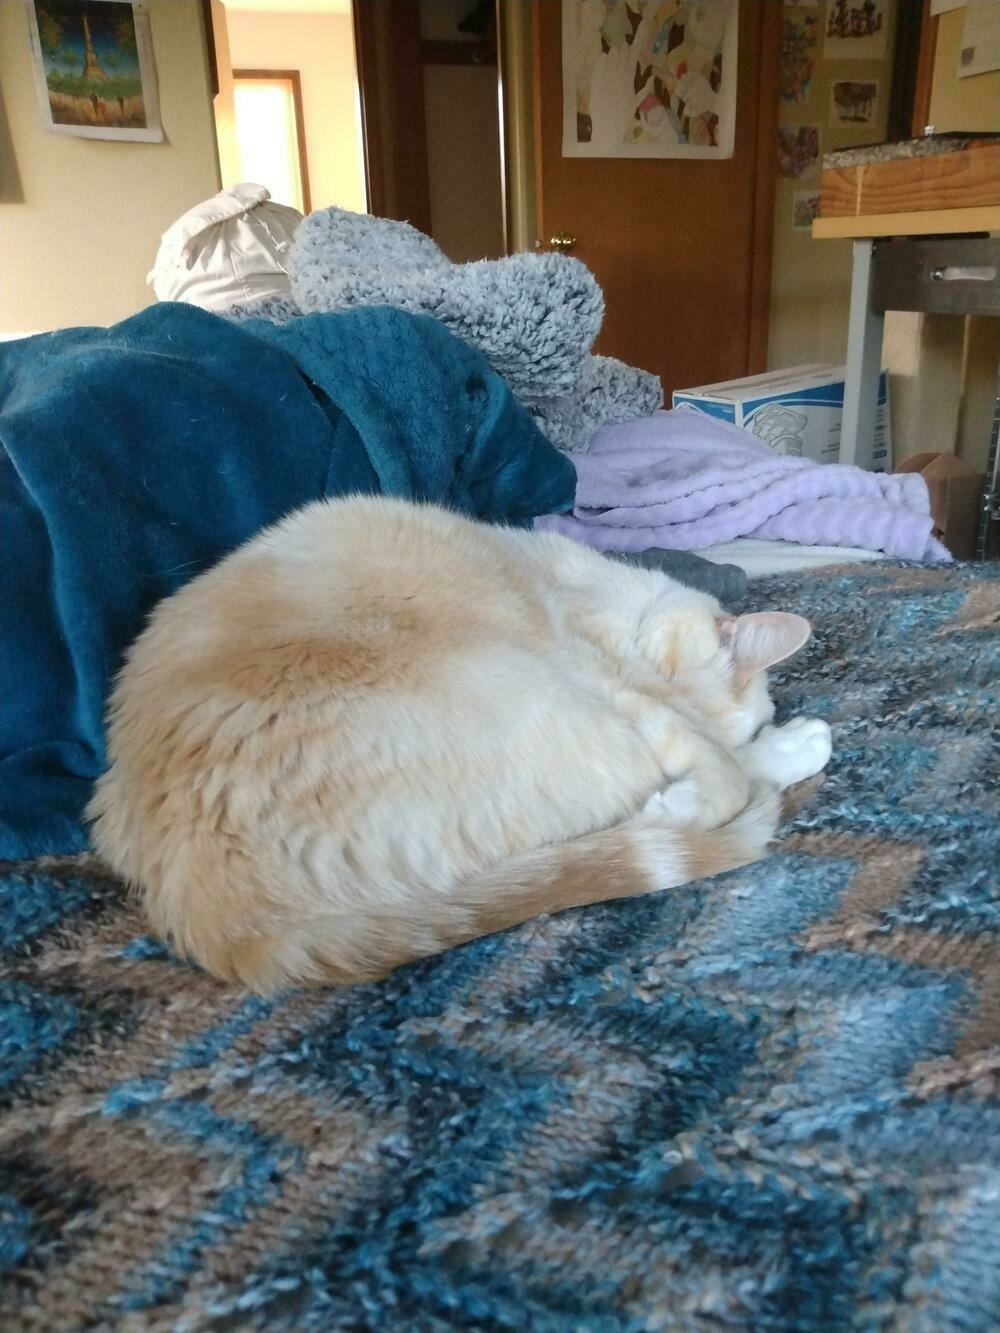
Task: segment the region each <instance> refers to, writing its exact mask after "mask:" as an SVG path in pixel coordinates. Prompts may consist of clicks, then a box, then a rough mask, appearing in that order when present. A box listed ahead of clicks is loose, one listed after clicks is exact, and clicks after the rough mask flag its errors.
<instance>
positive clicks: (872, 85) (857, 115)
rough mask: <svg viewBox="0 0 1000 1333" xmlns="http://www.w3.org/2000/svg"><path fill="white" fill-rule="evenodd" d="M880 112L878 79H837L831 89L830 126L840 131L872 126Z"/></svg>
mask: <svg viewBox="0 0 1000 1333" xmlns="http://www.w3.org/2000/svg"><path fill="white" fill-rule="evenodd" d="M877 112H878V79H835V80H834V82H833V84H832V86H831V88H830V124H831V125H834V126H836V127H837V128H838V129H857V128H859V127H860V126H862V125H871V124H872V123H873V121H874V120H875V116H876V114H877Z"/></svg>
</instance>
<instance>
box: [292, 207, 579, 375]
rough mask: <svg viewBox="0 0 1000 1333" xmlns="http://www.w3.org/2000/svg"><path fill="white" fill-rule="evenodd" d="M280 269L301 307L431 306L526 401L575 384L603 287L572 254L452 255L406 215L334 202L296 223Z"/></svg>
mask: <svg viewBox="0 0 1000 1333" xmlns="http://www.w3.org/2000/svg"><path fill="white" fill-rule="evenodd" d="M288 275H289V277H290V279H291V283H292V294H293V296H294V297H295V299H296V301H297V302H298V303H299V305H300V306H301V307H302V309H303V310H304V311H305V312H306V313H307V314H308V313H310V312H312V311H320V310H348V309H350V308H351V307H352V306H357V305H392V306H396V307H398V308H399V309H401V310H410V311H413V312H415V313H423V314H427V315H433V316H434V317H435V319H439V320H441V322H442V323H443V324H445V325H447V327H448V328H449V329H450V330H451V331H452V333H454V334H456V335H457V337H459V338H461V339H462V340H463V341H464V342H467V343H471V344H472V345H473V346H475V347H478V348H479V350H480V351H481V352H483V353H484V355H485V356H486V358H487V360H488V361H489V362H490V364H491V365H492V366H493V368H494V370H496V371H497V372H498V373H499V374H501V375H502V376H503V377H504V379H505V380H506V381H507V383H508V384H509V385H510V387H511V388H512V389H513V390H514V392H515V394H517V396H518V397H519V398H522V399H525V400H527V399H532V398H551V397H554V396H557V395H559V394H566V393H571V392H572V391H573V390H574V389H575V388H576V385H577V382H578V380H579V378H580V372H581V370H582V367H583V362H584V358H585V357H586V355H587V353H588V352H589V351H590V348H591V345H592V343H593V341H594V339H595V338H596V337H597V334H598V331H599V329H600V327H601V319H602V318H603V315H604V297H603V296H602V294H601V289H600V287H598V285H597V283H596V281H595V280H594V276H593V274H592V273H591V272H590V271H589V270H588V269H587V268H586V267H585V266H584V265H583V264H581V263H580V261H579V260H577V259H570V258H568V257H566V256H564V255H558V254H537V255H536V254H517V255H510V256H509V257H508V258H507V259H500V260H490V259H483V260H480V261H479V262H478V263H474V264H453V263H452V262H451V260H450V259H448V258H447V257H446V256H445V254H444V253H443V252H442V251H441V250H440V249H439V248H438V247H437V245H435V243H434V242H433V241H432V240H431V238H430V237H429V236H425V235H424V234H423V233H422V232H419V231H417V229H416V228H415V227H411V226H410V225H409V223H407V222H396V221H394V220H392V219H390V218H377V217H371V216H369V215H368V214H366V213H348V212H346V211H345V210H344V209H342V208H325V209H322V210H320V211H319V212H317V213H312V214H311V215H310V216H309V217H307V218H306V219H305V221H304V222H303V223H301V224H300V226H299V228H298V231H297V233H296V237H295V243H294V245H293V246H292V249H291V251H290V253H289V262H288Z"/></svg>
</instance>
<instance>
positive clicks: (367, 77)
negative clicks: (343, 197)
mask: <svg viewBox="0 0 1000 1333" xmlns="http://www.w3.org/2000/svg"><path fill="white" fill-rule="evenodd" d="M351 17H352V20H353V27H354V66H355V69H356V70H357V77H358V101H359V103H360V109H361V150H362V156H363V157H364V165H365V199H366V202H367V205H368V212H369V213H372V214H374V215H375V216H376V217H384V216H385V212H386V206H385V181H386V175H387V172H388V168H387V166H386V163H385V160H384V155H383V153H382V147H381V141H380V139H379V125H380V124H381V118H382V107H381V102H380V99H379V88H378V78H377V71H378V55H377V51H376V45H375V28H374V23H373V19H372V9H371V6H370V5H368V4H366V3H365V2H364V0H360V3H355V4H352V5H351Z"/></svg>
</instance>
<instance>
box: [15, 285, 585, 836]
mask: <svg viewBox="0 0 1000 1333" xmlns="http://www.w3.org/2000/svg"><path fill="white" fill-rule="evenodd" d="M0 445H2V449H0V497H2V498H0V504H2V510H0V513H2V523H3V545H4V552H3V556H4V558H3V561H2V574H0V595H2V598H3V607H4V624H3V635H2V640H0V686H2V689H3V709H2V719H0V808H2V817H0V857H3V858H16V857H23V856H35V855H40V854H45V853H49V852H67V851H75V850H79V849H80V848H82V847H83V846H85V844H86V832H85V830H84V828H83V827H82V825H81V822H80V815H81V811H82V809H83V806H84V804H85V802H86V800H87V798H88V795H89V792H90V787H91V784H92V782H93V780H94V778H96V777H97V776H98V775H99V774H100V772H101V770H102V768H103V766H104V742H103V725H102V724H103V712H104V706H105V700H106V697H107V693H108V688H109V684H110V681H111V678H112V676H113V674H114V672H115V671H116V670H117V668H118V666H119V664H120V661H121V658H122V654H123V652H124V650H125V648H127V646H128V644H129V643H130V642H131V640H132V639H133V638H134V637H135V636H136V634H137V633H138V632H139V630H140V629H141V628H142V625H143V623H144V621H145V619H146V617H147V615H148V614H149V611H150V610H151V608H152V607H153V606H154V605H155V604H156V602H158V601H159V600H160V599H161V598H162V597H165V596H166V595H167V594H168V593H171V592H173V591H174V590H175V589H177V588H178V587H180V586H181V584H183V583H185V582H186V581H187V580H189V579H191V578H193V577H194V576H195V575H196V574H198V573H199V572H200V571H202V570H204V569H206V568H207V567H208V566H210V565H211V564H213V563H214V562H215V561H217V560H218V559H219V558H220V557H221V556H223V555H225V554H226V553H227V552H228V551H230V550H232V549H233V548H234V547H235V546H238V545H239V544H240V543H241V542H243V541H245V540H246V539H247V538H248V537H250V536H252V535H253V534H254V533H255V532H257V531H258V530H259V529H260V528H262V527H264V526H265V525H266V524H268V523H272V522H274V521H275V520H277V519H278V518H280V517H281V516H282V515H283V514H286V513H287V512H288V511H289V510H291V509H294V508H296V507H297V506H299V505H302V504H305V503H307V502H308V501H310V500H315V499H318V498H320V497H323V496H335V495H345V494H351V493H356V492H367V493H373V492H374V493H377V492H382V493H385V494H387V495H397V496H405V497H408V498H411V499H415V500H426V501H433V502H436V503H439V504H444V505H448V506H450V507H452V508H455V509H459V510H461V511H463V512H465V513H468V514H473V515H476V516H478V517H481V518H484V519H489V520H497V521H500V520H503V521H507V522H522V521H526V520H529V519H531V518H533V517H534V516H535V515H538V514H544V513H546V512H548V511H551V510H566V509H568V508H569V507H570V505H571V504H572V499H573V490H574V485H575V476H574V471H573V467H572V464H571V463H570V462H569V460H568V459H567V458H564V457H563V456H562V455H561V454H559V453H558V452H557V451H556V450H555V449H554V448H553V447H552V446H551V445H549V444H548V443H547V442H546V441H545V440H544V439H543V437H542V436H541V435H540V434H539V432H538V430H537V429H536V427H535V426H534V425H533V424H532V422H531V420H530V419H529V417H528V416H527V414H526V413H525V411H524V410H523V409H522V408H521V407H520V406H519V405H518V404H517V402H516V401H515V400H514V398H513V396H512V395H511V393H510V391H509V389H508V388H507V386H506V385H505V384H504V382H503V381H502V380H501V379H500V378H499V377H498V376H497V375H496V374H495V373H494V372H493V371H492V370H491V369H490V367H489V365H488V364H487V362H486V360H485V359H484V357H483V356H482V355H481V354H480V353H478V352H477V351H475V350H473V349H472V348H470V347H467V346H466V345H465V344H463V343H461V342H459V341H458V339H456V338H454V337H453V336H452V335H451V334H450V333H449V332H448V331H447V330H446V329H445V328H444V326H443V325H441V324H439V323H438V322H436V321H435V320H433V319H430V318H427V317H424V316H418V315H409V314H405V313H403V312H401V311H398V310H390V309H387V308H378V309H364V310H356V311H351V312H349V313H346V314H330V315H323V314H318V315H311V316H309V317H307V318H304V319H300V320H296V321H294V322H293V323H292V324H288V325H283V326H278V325H274V324H269V323H266V322H263V321H248V322H246V323H242V324H233V323H231V322H230V321H227V320H224V319H221V318H219V317H217V316H215V315H211V314H207V313H206V312H204V311H202V310H198V309H195V308H194V307H192V306H187V305H174V304H165V305H159V306H154V307H153V308H152V309H150V310H146V311H144V312H143V313H142V314H140V315H136V316H135V317H134V318H132V319H129V320H126V321H125V322H124V323H122V324H118V325H115V326H114V327H112V328H109V329H71V330H68V331H65V332H60V333H52V334H44V335H41V336H39V337H35V338H29V339H25V340H23V341H21V342H15V343H8V344H4V345H0Z"/></svg>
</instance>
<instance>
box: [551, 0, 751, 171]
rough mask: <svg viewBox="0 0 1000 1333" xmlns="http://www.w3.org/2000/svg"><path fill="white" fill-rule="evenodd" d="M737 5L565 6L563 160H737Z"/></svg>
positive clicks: (601, 1) (714, 0)
mask: <svg viewBox="0 0 1000 1333" xmlns="http://www.w3.org/2000/svg"><path fill="white" fill-rule="evenodd" d="M738 10H739V7H738V5H737V4H736V2H735V0H683V2H682V0H563V7H562V69H563V157H638V158H642V157H648V158H662V157H689V158H691V157H693V158H723V157H732V155H733V140H734V136H735V129H736V51H737V35H738V32H737V26H738V22H739V12H738Z"/></svg>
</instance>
